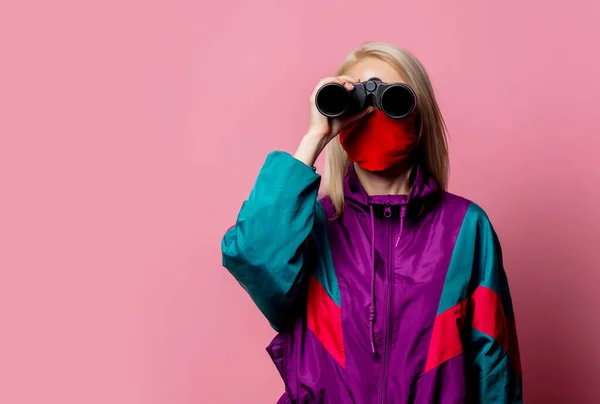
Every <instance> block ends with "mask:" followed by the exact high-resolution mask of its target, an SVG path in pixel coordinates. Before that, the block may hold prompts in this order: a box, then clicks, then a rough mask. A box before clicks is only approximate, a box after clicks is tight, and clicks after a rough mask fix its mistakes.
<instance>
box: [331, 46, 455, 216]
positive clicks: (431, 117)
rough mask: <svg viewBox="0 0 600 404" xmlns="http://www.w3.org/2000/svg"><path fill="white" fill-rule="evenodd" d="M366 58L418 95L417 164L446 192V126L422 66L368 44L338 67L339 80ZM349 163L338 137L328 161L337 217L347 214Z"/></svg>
mask: <svg viewBox="0 0 600 404" xmlns="http://www.w3.org/2000/svg"><path fill="white" fill-rule="evenodd" d="M365 58H377V59H380V60H383V61H385V62H387V63H389V64H390V66H392V67H394V68H395V69H396V70H397V71H398V73H399V74H400V75H401V76H402V78H403V79H404V80H405V82H406V84H408V85H409V86H410V87H411V88H412V89H413V90H414V92H415V93H416V95H417V112H418V116H419V119H418V128H417V136H418V141H419V150H420V155H419V156H418V159H419V160H418V163H419V164H421V165H422V166H423V168H425V169H426V170H427V172H428V174H429V175H431V176H433V178H435V180H436V181H437V183H438V185H439V187H440V188H441V189H443V190H446V189H447V186H448V170H449V161H448V142H447V139H446V132H447V130H446V124H445V123H444V119H443V117H442V114H441V112H440V109H439V106H438V104H437V101H436V99H435V95H434V92H433V88H432V86H431V82H430V80H429V76H428V75H427V72H426V71H425V68H424V67H423V65H422V64H421V63H420V62H419V61H418V60H417V58H415V57H414V56H413V55H412V54H411V53H409V52H408V51H406V50H404V49H401V48H399V47H397V46H394V45H391V44H389V43H385V42H367V43H365V44H364V45H363V46H362V47H361V48H360V49H357V50H355V51H353V52H351V53H350V54H349V55H348V56H347V57H346V59H345V60H344V63H343V64H342V65H341V66H340V67H339V69H338V70H337V72H336V76H339V75H343V74H344V73H346V72H347V71H348V70H349V69H350V68H351V67H352V66H354V65H355V64H356V63H358V62H359V61H361V60H363V59H365ZM349 164H350V160H349V159H348V155H347V154H346V152H345V151H344V149H343V148H342V146H341V144H340V140H339V137H336V138H335V139H333V140H332V141H331V142H329V145H328V146H327V151H326V157H325V178H324V180H325V181H324V182H325V184H326V188H325V195H327V196H329V198H330V199H331V201H332V202H333V206H334V208H335V217H336V218H337V217H339V216H341V215H342V213H343V211H344V186H343V181H344V177H345V176H346V174H347V170H348V165H349Z"/></svg>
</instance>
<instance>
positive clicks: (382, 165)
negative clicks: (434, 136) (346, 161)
mask: <svg viewBox="0 0 600 404" xmlns="http://www.w3.org/2000/svg"><path fill="white" fill-rule="evenodd" d="M339 135H340V143H341V144H342V147H343V148H344V150H345V151H346V153H348V157H349V158H350V160H352V161H353V162H355V163H357V164H358V165H359V166H360V167H361V168H364V169H365V170H367V171H383V170H386V169H388V168H391V167H395V166H397V165H399V164H401V163H403V162H406V160H407V159H408V158H410V157H411V154H412V151H413V150H414V148H415V146H416V144H417V134H416V114H415V113H412V114H410V115H409V116H407V117H406V118H403V119H392V118H390V117H388V116H387V115H386V114H385V113H384V112H383V111H381V110H379V109H376V110H375V111H374V112H372V113H371V114H370V115H368V116H367V117H365V118H363V119H360V120H359V121H357V122H355V123H352V124H350V125H348V126H347V127H345V128H344V129H342V130H341V131H340V133H339Z"/></svg>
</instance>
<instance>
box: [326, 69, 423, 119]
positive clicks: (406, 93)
mask: <svg viewBox="0 0 600 404" xmlns="http://www.w3.org/2000/svg"><path fill="white" fill-rule="evenodd" d="M353 85H354V90H353V91H348V90H347V89H346V87H344V86H343V85H341V84H338V83H327V84H324V85H323V86H322V87H321V88H320V89H319V90H318V91H317V94H316V96H315V104H316V106H317V109H318V110H319V112H320V113H321V114H323V115H325V116H327V117H329V118H337V117H341V116H342V115H344V116H350V115H354V114H356V113H358V112H360V111H361V110H362V109H363V108H365V107H366V106H368V105H374V106H376V107H377V108H379V109H380V110H382V111H383V112H384V113H385V114H386V115H387V116H389V117H390V118H394V119H402V118H405V117H407V116H408V115H410V114H411V112H413V111H414V109H415V107H416V105H417V96H416V94H415V92H414V91H413V90H412V89H411V88H410V87H409V86H407V85H406V84H402V83H391V84H387V83H384V82H382V81H381V79H379V78H377V77H372V78H370V79H369V80H367V81H362V82H359V83H356V84H353Z"/></svg>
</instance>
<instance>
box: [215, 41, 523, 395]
mask: <svg viewBox="0 0 600 404" xmlns="http://www.w3.org/2000/svg"><path fill="white" fill-rule="evenodd" d="M371 77H378V78H380V79H381V80H382V81H383V82H386V83H397V82H400V83H405V84H407V85H408V86H409V87H411V88H412V89H413V91H414V92H415V94H416V96H417V100H418V102H417V107H416V109H415V112H414V113H413V114H411V115H410V116H408V117H407V118H405V119H391V118H388V117H387V116H386V115H385V114H384V113H383V112H382V111H380V110H378V109H374V107H368V108H367V109H365V110H363V111H361V112H360V113H358V114H357V115H355V116H352V117H350V118H343V119H333V120H329V119H327V118H326V117H325V116H323V115H321V114H320V113H319V112H318V110H317V108H316V106H315V93H316V90H317V89H318V88H320V87H321V86H322V85H323V84H325V83H329V82H337V83H340V84H342V85H344V86H345V87H346V88H347V89H348V90H349V91H352V90H353V88H354V87H353V84H355V83H357V82H359V81H366V80H368V79H369V78H371ZM310 102H311V120H310V127H309V129H308V131H307V133H306V135H305V136H304V137H303V138H302V140H301V142H300V145H299V147H298V149H297V151H296V153H295V155H294V156H292V155H290V154H287V153H284V152H277V151H276V152H273V153H271V154H270V155H269V156H268V157H267V159H266V162H265V163H264V166H263V168H262V170H261V171H260V173H259V175H258V179H257V180H256V183H255V185H254V188H253V190H252V192H251V194H250V196H249V198H248V200H247V201H246V202H245V203H244V205H243V207H242V209H241V212H240V213H239V216H238V218H237V222H236V224H235V226H233V227H232V228H231V229H230V230H229V231H228V232H227V233H226V234H225V237H224V239H223V242H222V252H223V264H224V266H225V267H226V268H227V269H228V270H229V271H230V272H231V273H232V274H233V276H234V277H235V278H236V279H237V280H238V281H239V283H240V284H241V285H242V286H243V287H244V289H245V290H246V291H247V292H248V293H249V294H250V296H251V297H252V299H253V300H254V302H255V303H256V305H257V306H258V307H259V309H260V310H261V311H262V312H263V313H264V315H265V316H266V318H267V319H268V320H269V322H270V323H271V325H272V326H273V328H275V330H277V331H278V332H279V333H278V335H277V337H275V339H274V340H273V341H272V343H271V344H270V346H269V347H268V349H267V350H268V352H269V354H270V355H271V357H272V359H273V361H274V362H275V365H276V366H277V368H278V370H279V372H280V374H281V376H282V378H283V380H284V382H285V386H286V390H285V393H284V395H283V396H282V397H281V399H280V401H279V402H280V403H290V402H291V403H296V402H297V403H336V404H337V403H394V404H400V403H465V402H481V403H508V402H510V403H516V402H521V401H522V393H521V391H522V390H521V371H520V359H519V351H518V344H517V338H516V332H515V325H514V316H513V309H512V303H511V298H510V292H509V289H508V282H507V279H506V275H505V272H504V269H503V266H502V257H501V250H500V245H499V243H498V239H497V237H496V234H495V232H494V230H493V228H492V225H491V224H490V222H489V220H488V217H487V216H486V214H485V213H484V211H483V210H482V209H481V208H480V207H479V206H477V205H476V204H474V203H472V202H470V201H468V200H466V199H463V198H461V197H458V196H455V195H452V194H450V193H448V192H446V186H447V179H448V151H447V143H446V135H445V126H444V122H443V119H442V116H441V114H440V111H439V108H438V105H437V103H436V100H435V98H434V93H433V90H432V87H431V84H430V82H429V78H428V77H427V74H426V72H425V70H424V69H423V67H422V65H421V64H420V63H419V62H418V61H417V60H416V59H415V58H414V57H413V56H412V55H411V54H409V53H408V52H406V51H403V50H401V49H398V48H397V47H394V46H392V45H389V44H385V43H368V44H366V45H364V46H363V47H362V48H361V49H359V50H357V51H355V52H353V53H351V54H350V55H349V56H348V58H347V60H346V61H345V62H344V64H343V65H342V66H341V68H340V69H339V71H338V73H337V75H336V77H332V78H327V79H324V80H321V82H320V83H319V84H318V85H317V88H316V89H315V92H314V93H313V95H312V97H311V100H310ZM326 145H327V155H326V179H327V192H326V195H325V196H324V197H323V198H318V197H317V193H318V190H319V185H320V176H319V175H318V174H317V173H316V170H315V168H314V167H313V165H314V163H315V160H316V159H317V157H318V156H319V154H320V153H321V152H322V151H323V149H324V148H325V146H326Z"/></svg>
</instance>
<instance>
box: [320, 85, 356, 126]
mask: <svg viewBox="0 0 600 404" xmlns="http://www.w3.org/2000/svg"><path fill="white" fill-rule="evenodd" d="M315 102H316V104H317V109H318V110H319V112H321V114H323V115H325V116H327V117H329V118H336V117H338V116H340V115H343V114H344V112H346V110H347V109H348V107H349V106H350V93H349V92H348V90H346V87H344V86H342V85H341V84H338V83H327V84H325V85H323V87H321V88H320V89H319V92H318V93H317V97H316V100H315Z"/></svg>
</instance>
